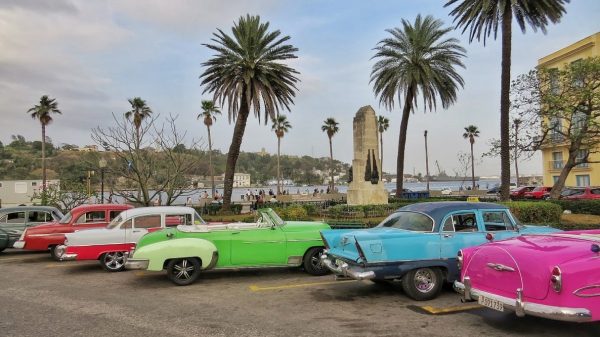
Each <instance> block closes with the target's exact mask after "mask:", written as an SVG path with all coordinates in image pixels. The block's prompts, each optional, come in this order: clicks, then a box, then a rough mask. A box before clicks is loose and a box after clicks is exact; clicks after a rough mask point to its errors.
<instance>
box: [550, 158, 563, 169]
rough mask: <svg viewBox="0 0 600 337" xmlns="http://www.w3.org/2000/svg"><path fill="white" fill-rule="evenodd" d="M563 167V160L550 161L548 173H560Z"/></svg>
mask: <svg viewBox="0 0 600 337" xmlns="http://www.w3.org/2000/svg"><path fill="white" fill-rule="evenodd" d="M564 166H565V161H564V160H551V161H550V171H560V170H562V168H563V167H564Z"/></svg>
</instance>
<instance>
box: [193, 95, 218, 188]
mask: <svg viewBox="0 0 600 337" xmlns="http://www.w3.org/2000/svg"><path fill="white" fill-rule="evenodd" d="M220 114H221V110H219V107H218V106H216V105H215V102H214V101H210V100H203V101H202V112H201V113H200V114H198V119H200V118H203V119H204V125H206V131H208V165H209V169H210V182H211V186H212V194H211V195H213V196H214V195H215V171H214V168H213V164H212V139H211V137H210V127H211V126H212V125H213V122H216V121H217V117H216V115H220Z"/></svg>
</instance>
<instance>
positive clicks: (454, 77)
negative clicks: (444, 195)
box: [371, 15, 465, 197]
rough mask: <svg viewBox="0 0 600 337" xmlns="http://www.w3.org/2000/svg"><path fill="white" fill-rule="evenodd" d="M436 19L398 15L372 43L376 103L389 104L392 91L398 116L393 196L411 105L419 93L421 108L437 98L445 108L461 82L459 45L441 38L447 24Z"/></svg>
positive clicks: (401, 166) (461, 51)
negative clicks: (397, 22) (398, 21)
mask: <svg viewBox="0 0 600 337" xmlns="http://www.w3.org/2000/svg"><path fill="white" fill-rule="evenodd" d="M442 25H443V23H442V21H440V20H437V19H434V18H433V17H432V16H426V17H425V18H422V17H421V15H418V16H417V18H416V19H415V22H414V24H412V23H410V22H408V21H406V20H404V19H403V20H402V28H393V29H388V30H386V31H387V32H388V33H390V34H391V35H392V36H391V37H388V38H385V39H383V40H381V41H379V43H378V44H377V46H376V47H375V50H376V51H377V53H376V54H375V56H373V58H374V59H377V63H375V65H374V66H373V70H372V71H371V82H372V83H373V91H374V92H375V95H376V96H379V102H380V104H383V105H384V106H385V107H386V108H387V109H388V110H392V109H393V108H394V103H395V96H396V95H398V103H400V102H402V103H403V104H401V105H403V109H402V119H401V122H400V136H399V140H398V159H397V165H396V166H397V170H396V172H397V175H398V179H396V196H397V197H400V194H401V193H402V184H403V177H404V148H405V146H406V132H407V130H408V117H409V116H410V112H411V111H413V110H414V109H415V108H416V107H417V99H418V95H419V93H421V95H422V98H423V108H424V109H425V111H427V110H434V109H435V108H436V107H437V101H438V99H439V101H440V102H441V103H442V107H443V108H444V109H446V108H447V107H449V106H450V105H451V104H452V103H454V101H456V92H457V89H458V86H461V87H462V86H463V85H464V82H463V79H462V77H461V76H460V75H459V74H458V72H457V71H456V69H455V68H456V67H457V66H459V67H463V68H464V65H463V63H462V61H461V58H462V57H464V56H465V54H464V53H465V49H464V48H463V47H461V46H460V45H459V44H458V40H457V39H454V38H446V35H447V34H448V33H449V32H450V31H451V30H452V29H451V28H443V27H442Z"/></svg>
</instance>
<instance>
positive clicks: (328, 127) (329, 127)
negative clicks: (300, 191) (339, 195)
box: [321, 117, 340, 193]
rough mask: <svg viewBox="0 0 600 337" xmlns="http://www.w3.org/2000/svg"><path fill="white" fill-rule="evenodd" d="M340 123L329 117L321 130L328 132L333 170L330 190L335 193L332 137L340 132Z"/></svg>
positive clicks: (330, 160)
mask: <svg viewBox="0 0 600 337" xmlns="http://www.w3.org/2000/svg"><path fill="white" fill-rule="evenodd" d="M339 124H340V123H338V122H336V121H335V119H334V118H332V117H329V118H327V119H326V120H325V121H324V122H323V125H322V126H321V130H322V131H323V132H326V133H327V137H328V138H329V169H330V171H331V180H330V181H329V190H330V191H331V193H333V188H334V187H335V185H334V181H333V145H332V142H331V139H332V138H333V136H334V135H335V134H336V133H338V131H340V128H339V127H338V125H339Z"/></svg>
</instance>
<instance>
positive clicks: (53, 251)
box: [50, 245, 60, 261]
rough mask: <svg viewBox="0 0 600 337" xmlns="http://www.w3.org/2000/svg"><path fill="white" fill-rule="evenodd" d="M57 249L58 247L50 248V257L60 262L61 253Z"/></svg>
mask: <svg viewBox="0 0 600 337" xmlns="http://www.w3.org/2000/svg"><path fill="white" fill-rule="evenodd" d="M56 247H58V246H56V245H55V246H50V256H52V259H53V260H54V261H60V255H59V252H58V251H57V250H56Z"/></svg>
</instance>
